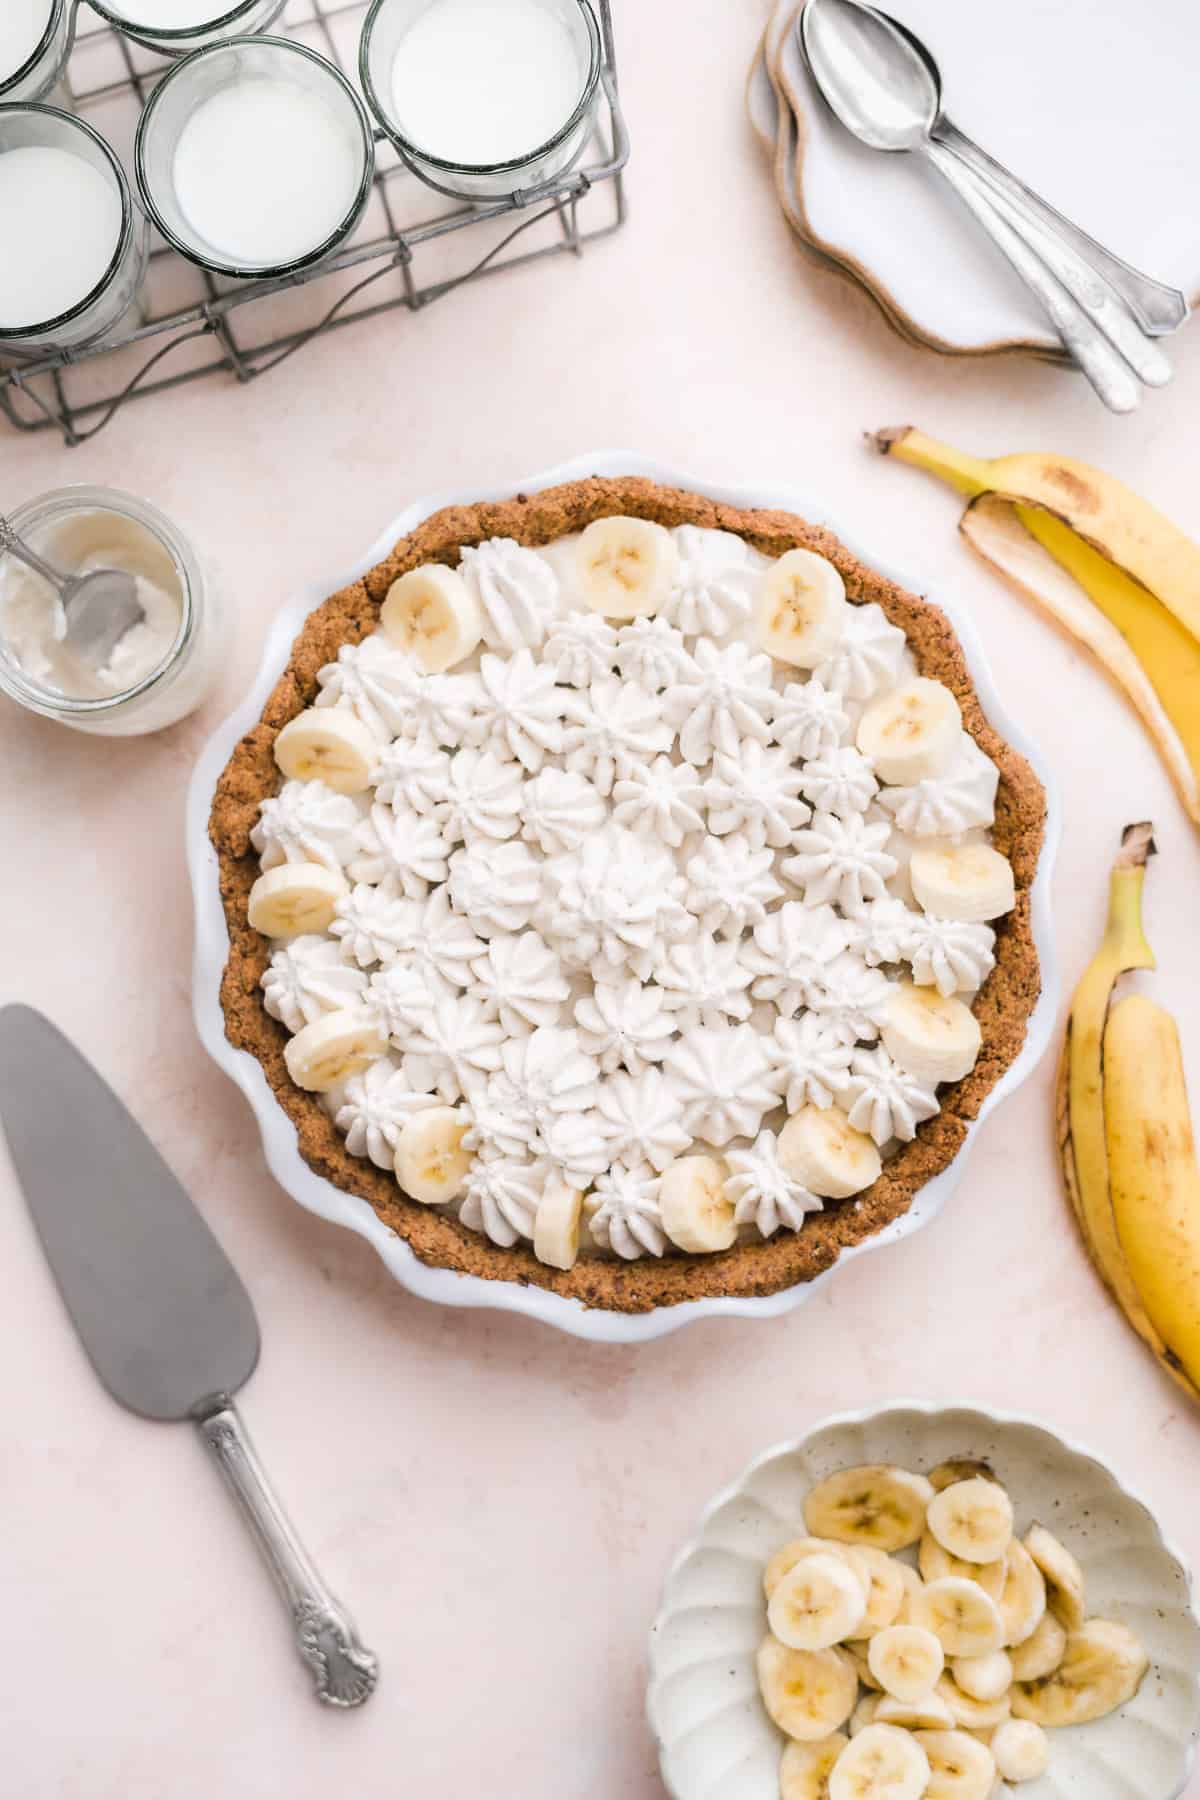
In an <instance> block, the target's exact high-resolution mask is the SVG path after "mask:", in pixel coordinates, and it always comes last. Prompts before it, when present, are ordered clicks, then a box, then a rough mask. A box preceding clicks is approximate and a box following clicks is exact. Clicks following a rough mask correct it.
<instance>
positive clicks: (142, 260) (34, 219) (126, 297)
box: [0, 104, 149, 357]
mask: <svg viewBox="0 0 1200 1800" xmlns="http://www.w3.org/2000/svg"><path fill="white" fill-rule="evenodd" d="M16 150H53V151H58V152H66V153H67V154H68V155H69V156H70V157H71V158H77V159H79V160H81V161H82V162H84V163H86V164H88V165H89V167H90V168H92V169H94V170H96V171H97V172H98V173H99V174H100V176H101V177H102V178H103V180H104V182H105V184H106V185H107V186H108V187H110V188H111V190H112V192H113V194H114V196H115V197H116V201H117V204H118V206H119V208H120V223H119V227H118V233H117V241H116V246H115V248H114V250H113V252H112V256H111V258H110V259H109V262H108V265H107V267H106V268H105V270H104V272H103V274H102V275H101V276H100V278H99V279H98V280H96V281H94V282H93V284H92V285H91V286H90V287H89V288H88V289H87V291H86V292H85V293H83V294H82V295H81V296H80V298H79V299H78V300H77V301H76V302H75V303H74V304H73V305H70V306H65V307H64V308H62V310H59V311H58V312H57V313H53V314H52V315H51V316H49V317H45V316H44V317H41V318H34V319H28V320H16V321H10V322H8V323H6V324H4V325H0V357H3V356H4V354H5V352H9V351H11V352H17V353H20V354H21V355H23V356H24V355H34V356H36V355H37V354H38V353H39V352H48V351H54V350H77V349H79V348H80V347H81V346H82V345H84V344H91V343H95V342H97V341H98V340H100V339H101V338H103V337H106V336H107V335H108V333H109V332H110V331H112V330H113V329H114V328H115V327H116V325H117V324H118V322H119V321H120V320H121V319H122V318H123V317H124V315H125V314H126V313H127V312H128V311H129V309H130V307H131V306H132V305H133V303H134V301H135V300H136V298H137V294H138V290H139V289H140V287H141V285H142V279H143V277H144V275H145V272H146V254H147V240H148V235H149V234H148V229H147V225H146V221H145V219H144V218H143V217H142V214H141V213H140V212H139V211H138V209H137V207H135V205H134V203H133V195H132V194H131V192H130V189H129V182H128V181H127V180H126V177H125V171H124V169H123V168H122V167H121V164H120V162H119V161H118V159H117V157H116V155H115V154H114V152H113V151H112V149H111V148H110V146H109V145H108V144H107V143H106V142H105V140H104V139H103V138H102V137H101V136H100V134H99V132H96V131H93V130H92V128H91V126H90V125H85V124H84V122H83V120H82V119H77V118H75V117H74V116H73V115H72V114H71V113H65V112H61V111H60V110H59V109H58V108H57V107H53V106H36V105H29V104H25V105H14V106H0V162H2V161H3V158H4V157H5V155H7V154H8V152H10V151H16ZM56 191H58V193H59V205H60V208H61V216H58V217H54V216H47V214H46V212H45V210H44V209H43V208H42V207H40V206H39V205H38V204H37V203H36V201H35V200H34V198H33V197H32V196H31V195H30V194H29V193H28V191H26V192H25V194H24V203H23V207H22V208H21V209H20V211H19V216H18V219H17V224H18V226H19V229H20V234H21V245H20V248H19V250H18V251H17V254H18V255H20V256H23V257H25V258H27V259H30V260H31V261H32V264H33V266H35V267H36V266H38V263H39V258H40V259H42V261H43V262H48V260H49V259H47V258H46V257H45V251H44V246H45V244H46V243H47V242H49V243H50V244H52V245H54V246H58V245H60V244H66V245H68V246H69V245H70V244H71V243H72V242H75V241H77V238H76V234H77V233H78V232H79V230H80V219H79V212H80V210H81V209H80V207H79V206H77V205H73V204H72V201H71V196H70V195H68V194H66V192H65V190H56ZM83 210H86V203H85V204H84V208H83ZM13 245H14V239H13V236H12V234H11V233H10V235H9V237H8V240H7V242H6V243H5V246H4V253H5V255H6V256H12V255H13V254H14V248H13ZM89 275H90V271H89Z"/></svg>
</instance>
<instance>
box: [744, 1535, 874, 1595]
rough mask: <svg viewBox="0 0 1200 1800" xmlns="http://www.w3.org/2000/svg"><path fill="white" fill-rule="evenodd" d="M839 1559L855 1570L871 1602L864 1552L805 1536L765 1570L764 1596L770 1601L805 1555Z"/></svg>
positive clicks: (833, 1541) (786, 1547)
mask: <svg viewBox="0 0 1200 1800" xmlns="http://www.w3.org/2000/svg"><path fill="white" fill-rule="evenodd" d="M821 1555H828V1556H840V1557H841V1559H842V1561H843V1562H844V1563H845V1564H846V1566H847V1568H849V1569H853V1571H854V1573H855V1575H856V1576H857V1577H858V1580H859V1583H860V1585H861V1587H862V1591H863V1595H864V1598H865V1599H866V1600H867V1601H868V1603H869V1601H870V1593H871V1577H870V1575H869V1573H868V1571H867V1563H866V1558H865V1556H864V1555H863V1552H862V1551H861V1550H856V1549H855V1548H853V1546H852V1545H850V1544H839V1543H837V1542H836V1540H835V1539H833V1538H823V1537H802V1538H793V1539H792V1540H791V1542H790V1543H787V1544H785V1545H784V1546H783V1548H782V1550H777V1551H776V1552H775V1554H774V1556H773V1557H772V1558H771V1560H770V1562H769V1563H768V1564H767V1566H766V1568H765V1569H764V1570H763V1593H764V1595H765V1596H766V1598H767V1599H768V1600H769V1599H770V1598H771V1595H772V1594H773V1593H774V1592H775V1589H776V1588H777V1587H778V1586H779V1583H780V1582H781V1581H782V1580H783V1578H784V1576H785V1575H787V1574H790V1572H791V1571H792V1570H793V1569H794V1568H795V1566H796V1564H797V1563H798V1562H799V1561H800V1560H801V1558H802V1557H805V1556H821Z"/></svg>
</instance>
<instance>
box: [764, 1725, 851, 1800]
mask: <svg viewBox="0 0 1200 1800" xmlns="http://www.w3.org/2000/svg"><path fill="white" fill-rule="evenodd" d="M849 1742H850V1740H849V1738H847V1737H844V1736H843V1735H842V1733H841V1732H840V1731H839V1732H835V1733H834V1735H833V1736H832V1737H827V1738H822V1739H821V1740H820V1742H819V1743H816V1744H795V1743H793V1744H788V1745H786V1747H785V1748H784V1752H783V1755H782V1757H781V1758H780V1760H779V1800H828V1796H829V1776H830V1773H831V1772H832V1769H833V1765H834V1763H835V1762H836V1761H837V1759H838V1757H839V1756H840V1755H841V1753H842V1751H843V1750H844V1749H845V1748H846V1745H847V1744H848V1743H849Z"/></svg>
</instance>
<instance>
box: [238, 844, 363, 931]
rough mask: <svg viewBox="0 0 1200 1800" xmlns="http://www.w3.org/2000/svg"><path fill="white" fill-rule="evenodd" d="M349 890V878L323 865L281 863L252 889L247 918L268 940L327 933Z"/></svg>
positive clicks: (247, 905)
mask: <svg viewBox="0 0 1200 1800" xmlns="http://www.w3.org/2000/svg"><path fill="white" fill-rule="evenodd" d="M348 891H349V890H348V888H347V885H346V881H345V878H344V877H343V876H341V875H339V874H338V873H337V871H336V870H335V869H327V868H326V867H325V866H324V864H323V863H278V864H277V865H276V867H275V868H273V869H268V870H267V871H266V873H265V874H263V875H260V876H259V878H258V880H257V881H256V882H255V884H254V886H253V887H252V888H251V889H250V896H249V899H248V900H247V902H246V917H247V919H248V920H249V922H250V926H251V929H252V930H254V931H261V932H262V934H263V936H264V937H272V938H285V937H298V936H299V935H300V933H301V932H304V931H325V930H327V929H328V927H329V925H330V924H331V923H332V921H333V913H334V908H335V907H336V906H337V903H338V901H339V900H340V899H341V897H342V895H343V894H345V893H347V892H348Z"/></svg>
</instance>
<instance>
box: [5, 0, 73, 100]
mask: <svg viewBox="0 0 1200 1800" xmlns="http://www.w3.org/2000/svg"><path fill="white" fill-rule="evenodd" d="M45 5H46V27H45V30H44V31H43V32H42V34H41V36H40V37H39V39H38V41H37V43H36V44H34V46H33V47H32V49H31V50H30V52H29V54H28V56H26V57H24V58H23V59H22V61H21V63H20V66H19V67H16V68H12V67H8V68H5V67H0V101H5V102H8V101H16V100H41V99H42V98H43V97H44V96H45V95H46V94H48V93H49V92H50V89H51V88H52V87H53V86H54V84H55V82H56V81H57V80H58V78H59V76H60V75H61V74H62V69H63V64H64V63H65V62H66V60H67V57H68V55H69V54H70V50H71V41H72V39H73V38H74V36H75V6H74V0H71V4H69V5H68V0H45ZM14 29H15V26H14V25H13V24H12V23H10V24H9V25H8V30H9V31H12V30H14ZM6 47H7V43H6V36H5V25H4V24H3V23H2V22H0V56H3V53H4V51H5V49H6ZM16 54H18V55H19V54H20V49H19V48H18V49H17V51H16ZM7 60H8V59H7V58H5V61H6V62H7Z"/></svg>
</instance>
